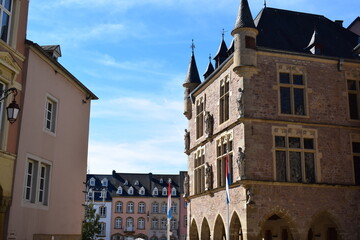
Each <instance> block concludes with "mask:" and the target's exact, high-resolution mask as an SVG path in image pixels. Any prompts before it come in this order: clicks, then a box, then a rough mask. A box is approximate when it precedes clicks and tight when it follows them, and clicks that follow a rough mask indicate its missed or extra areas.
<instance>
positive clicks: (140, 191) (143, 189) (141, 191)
mask: <svg viewBox="0 0 360 240" xmlns="http://www.w3.org/2000/svg"><path fill="white" fill-rule="evenodd" d="M139 194H140V195H142V196H144V195H145V188H144V187H141V188H140V190H139Z"/></svg>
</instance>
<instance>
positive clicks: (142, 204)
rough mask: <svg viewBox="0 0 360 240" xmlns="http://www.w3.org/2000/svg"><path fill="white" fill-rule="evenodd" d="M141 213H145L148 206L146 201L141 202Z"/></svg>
mask: <svg viewBox="0 0 360 240" xmlns="http://www.w3.org/2000/svg"><path fill="white" fill-rule="evenodd" d="M138 209H139V213H145V211H146V208H145V203H144V202H139V207H138Z"/></svg>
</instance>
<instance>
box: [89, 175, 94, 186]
mask: <svg viewBox="0 0 360 240" xmlns="http://www.w3.org/2000/svg"><path fill="white" fill-rule="evenodd" d="M90 186H91V187H94V186H95V178H93V177H92V178H90Z"/></svg>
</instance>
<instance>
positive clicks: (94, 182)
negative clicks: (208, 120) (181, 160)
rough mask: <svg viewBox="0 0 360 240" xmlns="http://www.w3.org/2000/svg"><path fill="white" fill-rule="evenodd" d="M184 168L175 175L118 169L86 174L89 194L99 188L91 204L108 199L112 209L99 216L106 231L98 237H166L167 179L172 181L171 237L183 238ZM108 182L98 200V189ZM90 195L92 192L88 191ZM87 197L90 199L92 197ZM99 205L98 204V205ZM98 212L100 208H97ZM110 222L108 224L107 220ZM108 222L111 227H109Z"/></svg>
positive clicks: (121, 239)
mask: <svg viewBox="0 0 360 240" xmlns="http://www.w3.org/2000/svg"><path fill="white" fill-rule="evenodd" d="M184 177H185V172H180V174H178V175H169V174H164V175H162V174H152V173H149V174H132V173H117V172H115V171H113V173H112V175H96V174H88V176H87V181H88V182H87V184H88V186H89V190H88V191H87V192H88V195H89V194H90V195H91V194H94V192H98V194H99V197H96V194H95V196H94V198H93V199H94V205H95V206H96V205H98V204H100V205H101V204H103V205H104V202H105V204H107V202H110V201H111V207H107V209H111V213H110V214H109V215H106V218H104V219H102V218H100V219H101V221H102V222H104V223H106V232H105V234H104V235H99V236H98V239H111V240H134V239H137V238H141V239H147V240H148V239H153V240H160V239H166V237H167V198H168V182H169V181H170V182H171V203H172V204H171V208H172V218H171V220H170V231H171V239H176V240H177V239H186V231H184V229H186V226H184V222H182V221H181V219H185V215H186V211H183V210H184V208H182V207H181V206H180V205H181V204H184V200H183V198H182V190H183V186H182V184H181V183H182V182H183V179H184ZM105 182H107V187H106V191H107V194H108V195H107V198H106V200H105V201H104V202H102V201H101V198H100V193H101V191H104V190H103V189H105V185H103V184H104V183H105ZM103 195H104V194H103ZM91 196H92V195H91ZM91 196H90V198H88V199H92V197H91ZM97 209H98V208H97ZM97 213H98V214H100V215H101V211H99V210H97ZM109 222H110V224H109ZM108 226H109V228H110V229H108Z"/></svg>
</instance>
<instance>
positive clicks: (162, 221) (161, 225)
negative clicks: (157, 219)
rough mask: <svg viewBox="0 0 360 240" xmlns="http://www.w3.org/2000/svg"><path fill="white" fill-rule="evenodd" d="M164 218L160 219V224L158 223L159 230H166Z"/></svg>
mask: <svg viewBox="0 0 360 240" xmlns="http://www.w3.org/2000/svg"><path fill="white" fill-rule="evenodd" d="M166 221H167V220H166V218H162V219H161V223H160V228H161V229H166Z"/></svg>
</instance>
